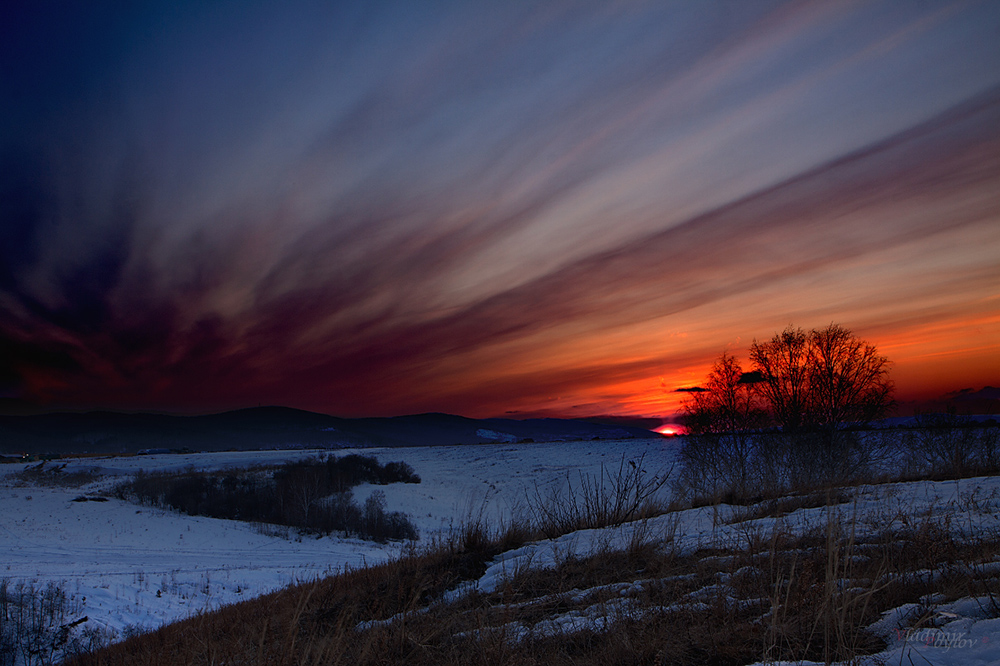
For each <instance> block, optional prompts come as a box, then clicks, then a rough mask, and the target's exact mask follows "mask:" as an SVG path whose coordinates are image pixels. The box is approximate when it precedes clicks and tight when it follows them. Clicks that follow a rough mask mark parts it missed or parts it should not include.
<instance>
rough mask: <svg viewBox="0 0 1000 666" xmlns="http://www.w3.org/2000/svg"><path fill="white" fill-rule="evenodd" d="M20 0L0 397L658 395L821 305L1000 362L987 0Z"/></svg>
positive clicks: (350, 406) (2, 63) (0, 74)
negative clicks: (132, 0)
mask: <svg viewBox="0 0 1000 666" xmlns="http://www.w3.org/2000/svg"><path fill="white" fill-rule="evenodd" d="M66 4H67V5H68V4H69V3H66ZM5 7H6V8H5V9H3V10H0V11H2V12H3V14H2V16H0V19H2V20H0V31H2V34H0V37H2V39H0V99H2V100H4V103H3V104H2V105H0V216H2V217H0V396H3V397H5V398H7V399H10V400H17V401H24V402H28V403H32V404H42V405H46V406H51V407H96V406H103V407H120V408H148V409H168V410H183V411H212V410H215V409H221V408H227V407H239V406H246V405H250V404H257V403H259V402H263V403H276V404H287V405H292V406H298V407H306V408H310V409H316V410H319V411H325V412H331V413H338V414H344V415H370V414H371V415H375V414H379V415H381V414H398V413H407V412H416V411H429V410H436V411H450V412H459V413H464V414H469V415H476V416H485V415H494V414H500V413H504V412H507V411H516V412H519V413H525V414H527V413H550V414H560V415H586V414H598V413H612V412H614V413H630V414H665V413H670V412H671V411H672V410H673V409H675V408H676V404H677V399H678V397H677V394H675V393H673V389H674V388H676V387H677V386H683V385H690V384H692V383H697V382H698V381H700V378H701V377H702V376H703V375H704V373H705V371H706V369H707V367H708V366H709V365H710V362H711V359H712V358H713V357H714V356H716V355H717V354H718V353H719V352H721V351H722V350H723V349H729V350H731V351H732V352H734V353H736V354H737V355H740V354H741V353H743V352H744V351H745V349H746V347H747V346H748V345H749V343H750V341H751V340H752V339H753V338H754V337H758V338H760V337H769V336H770V335H771V334H772V333H773V332H774V331H775V330H780V329H782V328H784V327H785V326H786V325H787V324H789V323H794V324H796V325H800V326H803V327H806V328H809V327H813V326H823V325H826V324H828V323H830V322H831V321H836V322H838V323H841V324H843V325H845V326H847V327H849V328H852V329H853V330H855V332H857V333H858V334H860V335H862V336H864V337H866V338H867V339H869V340H870V341H872V342H874V343H876V344H877V345H879V347H880V348H881V349H882V350H883V351H884V352H885V353H886V354H887V355H888V356H890V358H892V359H893V360H895V361H896V364H895V369H894V376H895V378H896V381H897V384H898V386H899V389H900V393H901V396H902V397H904V398H916V397H921V396H928V395H932V394H934V393H943V392H945V391H948V390H953V389H957V388H962V387H965V386H977V387H978V386H981V385H984V384H987V383H991V382H993V383H1000V346H998V343H997V341H998V340H1000V315H998V312H1000V308H998V296H1000V291H998V289H997V286H998V285H1000V269H998V265H1000V224H997V222H998V211H1000V166H998V165H1000V48H998V46H997V44H1000V5H998V4H996V3H992V2H979V3H976V2H972V3H946V2H859V3H849V2H836V3H834V2H825V3H786V2H704V3H691V2H676V3H661V2H656V3H640V2H636V3H623V4H618V3H604V2H594V3H544V4H542V5H540V6H537V5H536V4H535V3H396V4H389V3H368V2H365V3H360V2H359V3H318V2H317V3H246V2H231V3H202V2H191V3H178V2H171V3H145V4H144V5H143V6H142V7H134V6H128V3H125V4H122V3H98V2H93V3H79V4H78V5H77V6H76V7H67V6H64V3H55V2H53V3H44V2H39V3H21V4H20V6H18V5H17V4H16V3H15V5H14V6H13V7H11V6H9V5H8V6H5Z"/></svg>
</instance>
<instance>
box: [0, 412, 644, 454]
mask: <svg viewBox="0 0 1000 666" xmlns="http://www.w3.org/2000/svg"><path fill="white" fill-rule="evenodd" d="M655 436H657V435H656V434H654V433H652V432H650V431H649V430H646V429H643V428H636V427H631V426H625V425H614V424H611V425H609V424H600V423H589V422H587V421H577V420H565V419H528V420H523V421H517V420H514V419H469V418H465V417H462V416H453V415H450V414H417V415H414V416H398V417H392V418H365V419H344V418H338V417H335V416H328V415H326V414H318V413H315V412H307V411H303V410H299V409H291V408H288V407H254V408H250V409H240V410H236V411H231V412H223V413H221V414H209V415H205V416H170V415H165V414H121V413H117V412H86V413H54V414H39V415H24V416H0V454H8V455H10V454H13V453H43V452H45V453H82V452H88V453H122V452H137V451H142V450H145V449H182V448H188V449H193V450H197V451H218V450H225V449H257V448H275V447H278V448H293V447H302V448H313V447H319V448H344V447H369V446H428V445H436V444H479V443H484V442H504V441H509V442H516V441H524V440H533V441H535V442H549V441H562V440H572V439H594V438H600V439H623V438H630V437H655Z"/></svg>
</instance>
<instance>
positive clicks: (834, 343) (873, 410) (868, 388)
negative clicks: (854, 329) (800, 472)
mask: <svg viewBox="0 0 1000 666" xmlns="http://www.w3.org/2000/svg"><path fill="white" fill-rule="evenodd" d="M808 363H809V396H810V409H809V412H810V413H809V420H810V422H811V424H812V425H814V426H817V427H819V428H823V429H833V428H837V427H838V426H839V425H842V424H845V423H868V422H870V421H873V420H875V419H878V418H882V417H883V416H885V415H886V414H887V413H888V412H889V410H890V409H891V407H892V405H893V400H892V392H893V383H892V381H890V380H889V376H888V375H889V360H888V359H887V358H886V357H884V356H881V355H879V353H878V350H877V349H876V348H875V346H874V345H871V344H868V343H867V342H865V341H864V340H859V339H858V338H856V337H854V335H853V334H852V333H851V332H850V331H849V330H847V329H846V328H844V327H842V326H839V325H837V324H830V325H829V326H827V327H826V328H824V329H822V330H819V331H817V330H813V331H812V332H811V333H810V334H809V362H808Z"/></svg>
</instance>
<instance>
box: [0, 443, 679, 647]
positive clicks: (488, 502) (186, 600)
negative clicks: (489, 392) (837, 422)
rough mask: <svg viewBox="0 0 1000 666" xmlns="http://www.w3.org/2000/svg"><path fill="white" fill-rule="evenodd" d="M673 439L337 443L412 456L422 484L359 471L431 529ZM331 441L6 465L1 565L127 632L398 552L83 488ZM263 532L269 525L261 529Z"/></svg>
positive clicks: (664, 455) (654, 454) (268, 460)
mask: <svg viewBox="0 0 1000 666" xmlns="http://www.w3.org/2000/svg"><path fill="white" fill-rule="evenodd" d="M674 451H675V448H674V445H673V444H672V443H671V442H670V441H669V440H664V439H661V438H656V439H650V440H622V441H600V442H597V441H594V442H589V441H588V442H561V443H545V444H510V443H498V444H482V445H471V446H440V447H414V448H400V449H361V450H346V449H345V450H341V451H336V452H335V454H336V455H346V454H347V453H354V452H356V453H361V454H364V455H373V456H375V457H376V458H378V460H379V462H381V463H386V462H389V461H394V460H402V461H405V462H407V463H409V464H410V465H411V466H412V467H413V468H414V470H415V471H416V472H417V474H419V475H420V476H421V477H422V482H421V483H420V484H391V485H388V486H378V487H374V486H368V485H363V486H359V487H357V488H355V489H354V493H355V497H356V499H357V500H358V501H359V502H363V501H364V500H365V499H366V498H367V496H368V495H369V494H370V493H371V492H372V491H374V490H376V489H377V490H381V491H383V492H384V493H385V495H386V500H387V508H388V509H389V510H391V511H403V512H405V513H407V514H409V515H410V517H411V519H412V520H413V522H414V524H416V525H417V527H418V529H419V531H420V535H421V541H424V542H427V541H430V540H432V539H434V538H435V537H436V536H439V535H442V534H443V533H447V532H448V531H449V530H450V529H452V528H456V527H458V526H459V525H460V524H461V523H462V522H463V521H465V520H466V519H469V518H472V519H478V518H479V517H483V518H485V519H487V520H489V521H491V524H498V522H499V521H502V520H508V519H509V518H510V517H511V515H512V514H513V512H515V511H517V510H518V507H519V506H521V505H523V504H524V501H525V497H526V493H534V492H535V488H536V487H538V488H540V489H541V492H547V490H546V489H547V487H548V486H549V485H551V484H553V483H559V482H563V481H565V478H566V475H567V474H569V475H570V478H571V479H575V478H577V477H578V475H579V474H580V473H584V474H591V473H600V470H601V465H602V464H604V465H608V466H614V468H615V470H617V468H618V465H619V464H620V462H621V460H622V456H625V457H626V458H628V459H630V460H637V459H639V458H640V457H642V456H643V455H644V454H645V461H646V466H647V468H649V469H650V471H651V472H652V473H655V472H656V470H659V469H661V468H664V467H669V466H670V464H671V463H672V460H673V456H674ZM330 453H331V452H329V451H325V450H324V451H309V450H293V451H244V452H218V453H195V454H186V455H176V454H162V455H147V456H133V457H108V458H80V459H69V460H60V461H56V462H50V463H46V464H47V465H49V466H56V465H58V466H62V465H64V464H65V469H64V471H65V472H66V473H72V472H77V471H83V470H92V471H94V472H95V473H96V474H99V475H100V478H99V479H98V480H97V481H95V482H93V483H90V484H87V485H85V486H81V487H71V488H62V487H39V486H36V485H22V484H20V483H18V482H17V481H16V480H15V475H16V474H17V473H18V472H21V471H23V470H24V469H25V468H26V467H28V466H37V465H38V463H29V464H22V463H15V464H7V465H2V466H0V475H3V476H0V578H7V579H9V580H10V581H11V582H12V583H16V582H18V581H36V582H38V583H41V584H45V583H47V582H50V581H51V582H59V583H62V584H64V586H65V588H66V590H67V592H68V593H69V594H71V595H73V597H74V599H73V602H74V603H75V604H76V605H77V607H78V608H80V615H81V616H82V615H86V616H87V617H88V618H89V621H90V622H91V623H95V624H97V625H101V626H104V627H105V628H107V629H109V630H111V631H114V632H116V633H118V634H122V633H123V632H125V631H132V630H136V629H142V628H153V627H157V626H160V625H161V624H163V623H168V622H173V621H175V620H178V619H181V618H184V617H187V616H188V615H191V614H192V613H196V612H198V611H202V610H208V609H211V608H215V607H218V606H220V605H223V604H228V603H233V602H235V601H239V600H241V599H246V598H250V597H253V596H258V595H261V594H265V593H267V592H269V591H272V590H275V589H278V588H281V587H285V586H287V585H289V584H291V583H293V582H296V581H307V580H312V579H314V578H316V577H319V576H325V575H329V574H331V573H336V572H338V571H342V570H343V569H344V568H345V567H352V568H353V567H359V566H363V565H365V564H371V563H377V562H381V561H384V560H386V559H387V558H390V557H393V556H394V555H396V554H398V553H399V551H400V549H401V548H402V547H403V545H401V544H391V543H390V544H385V545H383V544H378V543H373V542H370V541H363V540H360V539H344V538H338V537H336V536H330V537H322V538H316V537H314V536H312V537H311V536H302V537H300V536H298V535H297V533H296V532H295V531H294V530H291V531H287V534H288V536H287V537H286V536H283V535H282V534H281V533H282V532H286V531H285V530H280V529H276V530H266V529H265V530H261V529H259V528H256V527H254V526H252V525H250V524H247V523H242V522H239V521H233V520H220V519H215V518H206V517H201V516H187V515H183V514H179V513H174V512H170V511H164V510H161V509H155V508H150V507H146V506H138V505H135V504H131V503H128V502H123V501H120V500H117V499H113V498H111V499H109V500H108V501H106V502H93V501H87V502H74V501H73V500H74V499H75V498H78V497H80V496H81V495H84V496H87V495H90V496H95V495H100V494H101V493H102V492H105V491H107V490H108V489H109V488H111V487H112V486H114V485H115V484H117V483H119V482H121V481H122V480H124V479H125V478H127V477H128V475H130V474H134V473H136V472H138V471H140V470H143V471H147V472H149V471H177V470H183V469H187V468H194V469H199V470H212V469H225V468H238V467H250V466H254V465H266V464H280V463H282V462H285V461H288V460H295V459H300V458H305V457H310V456H319V455H329V454H330ZM262 532H271V534H265V533H262Z"/></svg>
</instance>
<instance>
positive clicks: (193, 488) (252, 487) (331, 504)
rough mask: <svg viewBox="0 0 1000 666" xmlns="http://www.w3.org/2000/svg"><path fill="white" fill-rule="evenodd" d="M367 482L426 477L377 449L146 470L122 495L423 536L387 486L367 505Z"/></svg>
mask: <svg viewBox="0 0 1000 666" xmlns="http://www.w3.org/2000/svg"><path fill="white" fill-rule="evenodd" d="M362 483H370V484H376V485H386V484H389V483H420V477H419V476H418V475H417V474H416V473H414V471H413V468H412V467H411V466H410V465H408V464H407V463H405V462H401V461H400V462H389V463H386V464H385V465H382V464H380V463H379V462H378V460H376V459H375V458H373V457H371V456H360V455H356V454H351V455H347V456H344V457H342V458H337V457H335V456H330V457H328V458H326V459H311V460H300V461H296V462H289V463H286V464H284V465H282V466H280V467H278V468H275V469H250V470H228V471H226V472H222V473H219V472H215V473H209V472H193V471H191V472H182V473H179V474H178V473H166V474H144V473H140V474H138V475H136V476H135V478H133V479H132V480H131V481H129V482H126V483H124V484H122V485H120V486H119V487H118V488H117V489H116V494H117V496H118V497H120V498H121V499H127V500H131V501H136V502H140V503H142V504H148V505H151V506H158V507H163V508H169V509H173V510H175V511H181V512H184V513H187V514H189V515H197V516H209V517H212V518H227V519H230V520H243V521H247V522H253V523H268V524H272V525H285V526H289V527H297V528H300V529H303V530H308V531H313V532H318V533H321V534H329V533H331V532H344V533H346V534H348V535H355V536H359V537H361V538H365V539H371V540H374V541H386V540H390V539H394V540H395V539H400V540H401V539H416V538H417V530H416V527H414V525H413V524H412V523H411V522H410V520H409V519H408V518H407V516H406V515H405V514H403V513H401V512H398V511H392V512H388V511H386V510H385V508H386V503H385V493H383V492H381V491H375V492H374V493H372V494H371V496H370V497H369V498H368V500H367V501H366V502H365V504H364V505H363V506H359V505H358V504H357V502H355V500H354V496H353V493H352V491H351V489H352V488H353V487H354V486H357V485H360V484H362Z"/></svg>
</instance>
